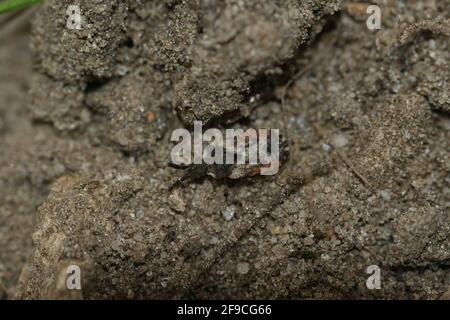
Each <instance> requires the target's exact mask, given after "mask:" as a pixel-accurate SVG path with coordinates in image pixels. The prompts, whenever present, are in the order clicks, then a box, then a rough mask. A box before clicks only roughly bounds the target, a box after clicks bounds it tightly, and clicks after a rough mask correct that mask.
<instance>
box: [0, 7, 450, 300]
mask: <svg viewBox="0 0 450 320" xmlns="http://www.w3.org/2000/svg"><path fill="white" fill-rule="evenodd" d="M72 2H73V1H72V0H70V1H69V0H59V1H56V0H50V1H47V2H46V3H45V5H43V6H42V7H41V8H39V10H38V12H37V13H36V15H35V16H34V17H33V22H32V24H31V26H28V27H26V28H21V29H17V28H16V31H15V32H13V31H9V32H8V34H6V35H2V34H1V33H0V150H2V152H1V153H0V248H1V250H0V298H5V299H13V298H18V299H25V298H26V299H43V298H84V299H96V298H98V299H112V298H128V299H143V298H147V299H148V298H202V299H226V298H237V299H241V298H242V299H243V298H247V299H253V298H272V299H276V298H288V299H292V298H317V299H321V298H336V299H344V298H360V299H361V298H363V299H373V298H385V299H403V298H409V299H449V298H450V175H449V172H450V118H449V112H450V38H449V36H450V1H449V0H428V1H423V0H422V1H421V0H414V1H400V0H397V1H395V0H386V1H381V0H380V1H375V0H373V1H371V4H378V5H379V6H380V7H381V8H382V28H381V30H378V31H370V30H368V28H367V27H366V19H367V14H366V13H365V8H366V6H367V4H369V2H366V4H364V3H362V1H361V2H358V3H357V2H355V1H340V0H332V1H326V0H309V1H296V0H287V1H281V0H280V1H273V0H259V1H237V0H236V1H234V0H226V1H221V2H220V3H219V2H217V1H213V0H186V1H181V0H166V1H138V0H126V1H119V0H108V1H106V0H98V1H88V0H80V1H77V3H79V4H80V7H81V9H82V14H83V24H82V25H83V28H82V30H70V29H68V28H67V27H66V22H67V15H65V13H66V8H67V7H68V6H69V5H71V4H72ZM195 120H201V121H203V122H204V123H205V124H207V125H208V126H211V127H218V128H221V129H224V128H280V130H281V132H282V134H283V136H284V137H285V139H286V141H287V143H288V144H289V160H288V162H287V163H286V164H284V165H283V167H282V170H281V172H280V173H279V174H278V175H275V176H271V177H263V176H257V177H249V178H245V179H241V180H238V181H230V180H214V179H212V178H209V177H208V178H204V179H198V180H196V181H193V182H191V183H187V184H184V185H182V186H180V187H179V188H175V189H174V188H171V185H172V184H173V183H174V181H175V180H176V179H177V178H179V177H181V176H182V175H183V171H181V170H177V169H174V168H171V167H170V166H168V163H169V161H170V152H171V149H172V147H173V146H174V143H173V142H171V141H170V135H171V133H172V131H173V130H175V129H177V128H182V127H187V128H190V127H191V126H192V124H193V122H194V121H195ZM230 212H232V215H231V218H230V216H229V214H230ZM71 264H76V265H79V266H80V267H81V270H82V290H81V291H68V290H67V289H66V283H65V279H66V269H67V266H68V265H71ZM370 265H378V266H380V268H381V272H382V280H381V281H382V282H381V283H382V288H381V290H369V289H368V288H367V287H366V279H367V277H368V275H367V274H366V272H365V271H366V268H367V267H368V266H370Z"/></svg>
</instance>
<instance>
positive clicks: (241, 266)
mask: <svg viewBox="0 0 450 320" xmlns="http://www.w3.org/2000/svg"><path fill="white" fill-rule="evenodd" d="M249 270H250V265H249V264H248V263H247V262H240V263H238V264H237V272H238V273H239V274H247V273H248V272H249Z"/></svg>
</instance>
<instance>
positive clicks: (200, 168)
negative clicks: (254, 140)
mask: <svg viewBox="0 0 450 320" xmlns="http://www.w3.org/2000/svg"><path fill="white" fill-rule="evenodd" d="M222 147H223V146H222ZM249 148H250V146H249V144H248V143H246V146H245V150H241V152H245V154H246V156H245V157H244V159H245V163H236V162H235V163H233V164H227V163H226V161H225V158H226V157H227V155H230V152H229V150H227V149H226V148H225V147H223V155H224V162H223V164H217V163H212V164H207V163H205V162H203V163H201V164H191V165H187V166H180V165H174V164H170V165H171V166H172V167H174V168H176V169H183V170H186V172H185V174H184V175H183V177H181V178H179V179H178V180H177V182H175V184H174V185H177V184H180V183H181V184H183V183H186V182H189V181H194V180H197V179H202V178H204V177H206V176H209V177H212V178H213V179H216V180H223V179H230V180H239V179H244V178H248V177H254V176H257V175H261V171H262V170H263V169H264V168H269V167H271V166H273V163H272V162H271V163H266V164H264V163H262V162H257V163H252V162H251V161H249V156H248V155H249V153H248V151H249ZM267 148H268V149H269V151H271V145H270V139H268V146H267ZM288 156H289V149H288V145H287V142H286V141H285V140H284V139H283V137H282V136H280V141H279V150H278V157H277V159H276V160H272V161H277V162H278V163H277V167H281V166H282V165H283V164H284V163H285V162H286V161H287V159H288ZM232 158H233V159H237V158H238V157H237V153H236V152H234V154H232Z"/></svg>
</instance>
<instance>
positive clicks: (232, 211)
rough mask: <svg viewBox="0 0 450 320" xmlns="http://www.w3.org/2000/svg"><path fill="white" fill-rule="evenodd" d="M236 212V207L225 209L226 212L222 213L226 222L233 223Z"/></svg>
mask: <svg viewBox="0 0 450 320" xmlns="http://www.w3.org/2000/svg"><path fill="white" fill-rule="evenodd" d="M235 212H236V207H235V206H228V207H226V208H225V210H223V211H222V217H223V218H224V219H225V220H226V221H231V220H232V219H233V218H234V214H235Z"/></svg>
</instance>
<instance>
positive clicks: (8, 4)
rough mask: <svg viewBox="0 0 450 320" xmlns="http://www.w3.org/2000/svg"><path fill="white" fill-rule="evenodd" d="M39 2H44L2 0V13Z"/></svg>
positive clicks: (0, 9)
mask: <svg viewBox="0 0 450 320" xmlns="http://www.w3.org/2000/svg"><path fill="white" fill-rule="evenodd" d="M39 2H42V0H3V1H0V14H1V13H5V12H9V11H14V10H20V9H23V8H26V7H28V6H31V5H33V4H36V3H39Z"/></svg>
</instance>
